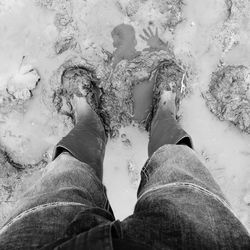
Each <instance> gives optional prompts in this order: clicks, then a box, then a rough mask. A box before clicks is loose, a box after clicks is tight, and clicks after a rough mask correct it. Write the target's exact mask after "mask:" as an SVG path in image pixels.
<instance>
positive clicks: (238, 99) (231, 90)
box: [203, 65, 250, 133]
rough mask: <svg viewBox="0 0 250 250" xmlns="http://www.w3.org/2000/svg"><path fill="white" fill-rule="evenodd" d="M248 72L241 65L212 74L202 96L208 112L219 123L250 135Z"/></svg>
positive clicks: (249, 79) (249, 75) (249, 78)
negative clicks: (225, 122)
mask: <svg viewBox="0 0 250 250" xmlns="http://www.w3.org/2000/svg"><path fill="white" fill-rule="evenodd" d="M249 93H250V70H249V69H248V68H247V67H245V66H242V65H239V66H225V67H222V68H220V69H218V70H217V71H216V72H214V73H213V74H212V78H211V81H210V85H209V89H208V91H207V92H206V93H204V94H203V97H204V98H205V100H206V104H207V106H208V108H209V109H210V111H211V112H212V113H213V114H215V115H216V116H217V117H218V118H219V119H220V120H221V121H228V122H230V123H232V124H234V125H235V126H236V127H237V128H239V129H240V130H241V131H243V132H246V133H250V95H249Z"/></svg>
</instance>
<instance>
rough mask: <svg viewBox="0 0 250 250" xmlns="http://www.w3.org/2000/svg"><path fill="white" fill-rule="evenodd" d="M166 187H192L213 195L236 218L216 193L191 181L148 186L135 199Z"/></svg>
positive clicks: (225, 202)
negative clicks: (147, 188)
mask: <svg viewBox="0 0 250 250" xmlns="http://www.w3.org/2000/svg"><path fill="white" fill-rule="evenodd" d="M167 187H176V188H179V187H186V188H190V189H193V190H196V191H199V192H200V193H202V194H204V195H207V196H210V197H213V198H214V199H215V200H217V201H219V202H220V203H221V204H222V205H224V207H226V208H227V209H228V210H229V211H230V212H231V213H232V214H233V215H234V216H235V217H236V218H237V219H238V217H237V215H236V214H235V212H234V211H233V210H232V208H231V206H230V204H229V203H228V202H227V201H226V200H224V199H222V198H220V197H219V196H218V195H216V194H214V193H212V192H211V191H209V190H208V189H206V188H203V187H201V186H198V185H196V184H193V183H189V182H174V183H168V184H163V185H159V186H157V187H154V188H150V189H149V190H147V191H144V193H142V194H141V195H140V196H139V197H138V199H137V202H139V200H140V199H142V198H143V196H145V195H146V194H149V193H151V192H154V191H156V190H159V189H162V188H167Z"/></svg>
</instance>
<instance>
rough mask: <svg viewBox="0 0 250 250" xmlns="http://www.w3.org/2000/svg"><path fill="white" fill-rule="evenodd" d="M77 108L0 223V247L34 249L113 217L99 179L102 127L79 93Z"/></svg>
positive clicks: (101, 160) (100, 171)
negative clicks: (42, 168)
mask: <svg viewBox="0 0 250 250" xmlns="http://www.w3.org/2000/svg"><path fill="white" fill-rule="evenodd" d="M83 106H84V107H83ZM77 112H78V120H77V123H76V126H75V127H74V128H73V130H72V131H71V132H70V133H69V134H68V135H67V136H66V137H65V138H63V139H62V140H61V141H60V142H59V143H58V145H57V146H56V150H55V155H54V160H53V161H52V162H51V163H50V164H49V166H48V167H47V170H46V173H45V174H44V175H43V176H42V178H41V179H40V180H38V181H37V182H36V183H35V184H34V185H33V186H32V187H31V188H30V189H29V190H28V191H27V192H26V193H25V194H24V195H23V196H22V197H20V202H19V203H18V205H17V209H16V210H15V212H14V213H13V215H12V217H11V218H10V220H9V221H8V222H7V223H6V224H5V225H4V226H3V228H1V229H0V248H1V249H36V248H38V247H41V246H43V245H44V244H47V243H50V242H53V241H56V240H58V239H60V238H61V237H64V236H65V235H66V236H69V235H75V234H77V233H79V232H83V231H86V230H89V229H91V228H92V227H94V226H96V225H98V224H101V223H105V222H108V221H112V220H114V216H113V212H112V209H111V207H110V205H109V202H108V199H107V196H106V190H105V187H104V186H103V184H102V168H103V166H102V165H103V158H104V152H105V146H106V141H107V136H106V133H105V131H104V128H103V126H102V122H101V120H100V119H99V117H98V115H97V114H96V113H95V112H94V111H93V110H92V109H91V108H90V107H89V106H88V104H87V102H86V101H85V99H83V98H82V99H77ZM79 213H80V216H79V218H80V219H79V220H78V219H77V218H76V219H74V218H75V217H76V215H77V214H79ZM84 216H85V217H84ZM83 217H84V218H83ZM73 219H74V223H73V224H72V225H71V226H70V227H68V226H69V225H70V223H71V222H72V221H73ZM66 229H67V232H66Z"/></svg>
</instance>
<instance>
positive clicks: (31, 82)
mask: <svg viewBox="0 0 250 250" xmlns="http://www.w3.org/2000/svg"><path fill="white" fill-rule="evenodd" d="M39 81H40V75H39V73H38V71H37V70H36V69H34V68H33V67H32V66H31V65H28V64H27V65H23V66H21V67H20V69H19V71H18V72H16V73H15V74H13V75H12V76H11V77H10V78H9V80H8V81H7V85H6V88H5V89H4V90H2V91H1V92H0V111H1V114H4V113H8V112H11V111H12V110H13V109H17V108H18V106H21V105H22V104H24V103H25V102H26V101H27V100H29V99H30V98H31V97H32V96H33V93H32V91H33V90H34V89H35V88H36V86H37V84H38V82H39Z"/></svg>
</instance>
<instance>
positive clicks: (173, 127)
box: [146, 60, 193, 156]
mask: <svg viewBox="0 0 250 250" xmlns="http://www.w3.org/2000/svg"><path fill="white" fill-rule="evenodd" d="M153 80H154V89H153V103H152V108H151V112H150V114H149V116H148V118H147V120H146V129H147V130H148V131H149V134H150V141H149V146H148V153H149V156H151V155H152V154H153V153H154V152H155V151H156V150H157V149H158V148H159V147H161V146H163V145H165V144H184V145H187V146H189V147H190V148H193V144H192V139H191V137H190V136H189V135H188V134H187V133H186V132H185V131H184V130H183V129H182V128H181V126H180V125H179V123H178V121H177V112H178V109H179V106H180V100H181V98H182V95H183V88H184V86H185V82H184V81H186V79H185V72H184V70H183V69H182V68H181V67H180V66H178V64H177V63H176V62H175V61H174V60H166V61H163V62H161V63H160V64H159V66H158V67H157V69H156V71H155V72H154V73H153Z"/></svg>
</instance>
